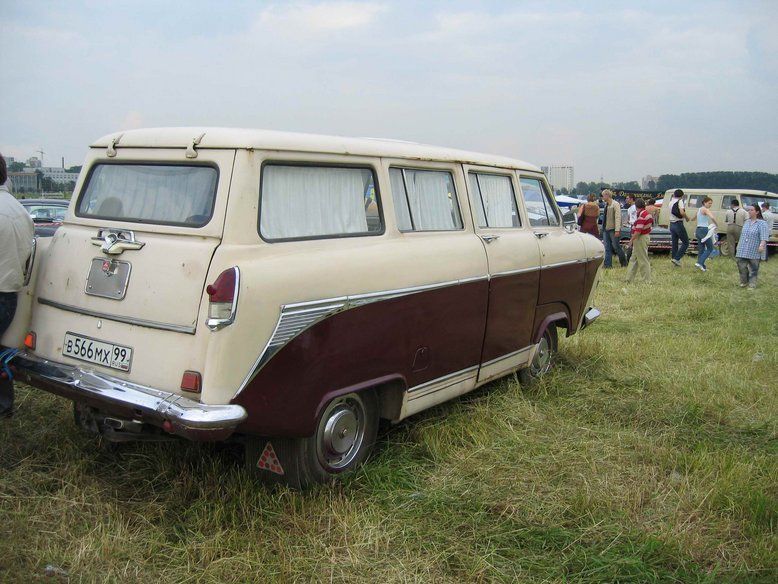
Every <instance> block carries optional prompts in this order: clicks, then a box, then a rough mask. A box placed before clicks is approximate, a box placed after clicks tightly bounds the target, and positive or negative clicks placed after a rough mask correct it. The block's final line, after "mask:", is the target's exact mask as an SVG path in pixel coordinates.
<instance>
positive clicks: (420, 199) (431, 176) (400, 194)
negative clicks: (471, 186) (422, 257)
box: [389, 168, 462, 231]
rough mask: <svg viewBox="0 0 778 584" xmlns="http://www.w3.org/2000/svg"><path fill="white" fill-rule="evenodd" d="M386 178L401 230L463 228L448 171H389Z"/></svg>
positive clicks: (401, 169) (408, 169) (407, 169)
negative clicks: (389, 184) (389, 183)
mask: <svg viewBox="0 0 778 584" xmlns="http://www.w3.org/2000/svg"><path fill="white" fill-rule="evenodd" d="M389 179H390V182H391V186H392V199H393V200H394V207H395V209H396V212H397V225H398V227H399V228H400V231H446V230H452V229H462V217H461V215H460V214H459V205H458V204H457V194H456V190H455V188H454V178H453V177H452V176H451V173H450V172H448V171H440V170H413V169H410V168H390V169H389Z"/></svg>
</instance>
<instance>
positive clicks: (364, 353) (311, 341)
mask: <svg viewBox="0 0 778 584" xmlns="http://www.w3.org/2000/svg"><path fill="white" fill-rule="evenodd" d="M488 286H489V283H488V281H487V280H482V281H478V282H469V283H465V284H459V285H453V286H449V287H446V288H440V289H436V290H430V291H426V292H418V293H414V294H409V295H407V296H402V297H399V298H393V299H390V300H383V301H379V302H375V303H372V304H366V305H364V306H360V307H356V308H352V309H350V310H346V311H344V312H340V313H337V314H334V315H333V316H331V317H329V318H326V319H324V320H323V321H321V322H319V323H317V324H315V325H314V326H312V327H311V328H309V329H307V330H305V331H303V332H302V333H301V334H300V335H298V336H297V337H295V338H294V339H292V340H291V341H290V342H289V343H288V344H287V345H285V346H284V347H283V348H282V349H281V350H280V351H279V352H278V353H277V354H276V355H275V356H274V357H273V358H272V359H271V360H270V361H269V362H268V363H267V365H265V366H264V367H263V368H262V369H261V370H260V371H259V373H258V374H257V375H256V376H255V377H254V379H253V380H251V381H250V382H249V384H248V385H247V386H246V387H245V388H244V389H243V391H242V392H241V393H240V394H238V395H237V396H236V397H235V399H234V400H233V403H236V404H239V405H241V406H243V407H244V408H246V411H247V412H248V419H247V420H246V422H244V423H243V424H242V425H241V426H240V427H239V431H241V432H246V433H249V434H259V435H266V436H310V435H311V434H313V432H314V429H315V423H316V412H317V409H318V407H319V404H320V403H321V401H322V399H323V397H324V396H325V395H327V394H330V393H331V392H333V391H338V390H340V389H342V388H346V387H350V386H356V385H359V384H364V383H365V382H366V381H368V380H373V379H379V378H386V377H387V376H398V375H399V376H401V377H402V378H404V379H405V384H406V387H408V388H410V387H413V386H416V385H419V384H421V383H425V382H427V381H430V380H433V379H436V378H438V377H442V376H444V375H447V374H449V373H452V372H455V371H461V370H462V369H467V368H469V367H473V366H477V365H478V364H479V359H480V356H481V348H482V344H483V338H484V327H485V325H486V308H487V300H488ZM420 349H426V350H425V351H422V353H423V354H424V359H423V364H422V366H423V368H421V367H420V360H419V357H418V355H419V353H420V351H419V350H420ZM414 362H415V363H416V366H415V367H414ZM414 369H416V370H414Z"/></svg>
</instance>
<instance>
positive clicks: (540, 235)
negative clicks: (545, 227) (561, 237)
mask: <svg viewBox="0 0 778 584" xmlns="http://www.w3.org/2000/svg"><path fill="white" fill-rule="evenodd" d="M534 233H535V237H537V238H538V239H543V238H544V237H546V236H547V235H548V232H547V231H535V232H534Z"/></svg>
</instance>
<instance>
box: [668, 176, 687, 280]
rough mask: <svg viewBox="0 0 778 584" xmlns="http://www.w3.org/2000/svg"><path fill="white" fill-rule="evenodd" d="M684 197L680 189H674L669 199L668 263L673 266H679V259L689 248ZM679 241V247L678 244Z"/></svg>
mask: <svg viewBox="0 0 778 584" xmlns="http://www.w3.org/2000/svg"><path fill="white" fill-rule="evenodd" d="M685 199H686V195H684V194H683V191H682V190H681V189H676V190H675V193H673V196H672V198H671V199H670V244H671V248H672V249H671V251H670V261H671V262H673V264H674V265H676V266H679V267H680V265H681V258H682V257H683V256H684V254H685V253H686V250H687V249H688V248H689V234H688V233H686V226H685V225H684V221H689V216H688V215H687V214H686V204H685V203H684V200H685ZM679 241H680V243H681V244H680V246H679V245H678V242H679Z"/></svg>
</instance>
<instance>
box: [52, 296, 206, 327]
mask: <svg viewBox="0 0 778 584" xmlns="http://www.w3.org/2000/svg"><path fill="white" fill-rule="evenodd" d="M38 304H43V305H44V306H51V307H53V308H58V309H60V310H66V311H68V312H75V313H76V314H83V315H85V316H94V317H95V318H102V319H105V320H112V321H114V322H122V323H124V324H130V325H134V326H142V327H145V328H152V329H159V330H163V331H172V332H174V333H186V334H188V335H193V334H195V330H196V327H193V326H185V325H180V324H168V323H165V322H156V321H153V320H144V319H142V318H132V317H129V316H117V315H115V314H108V313H106V312H98V311H96V310H88V309H86V308H79V307H78V306H70V305H69V304H61V303H59V302H54V301H53V300H46V299H45V298H38Z"/></svg>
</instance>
